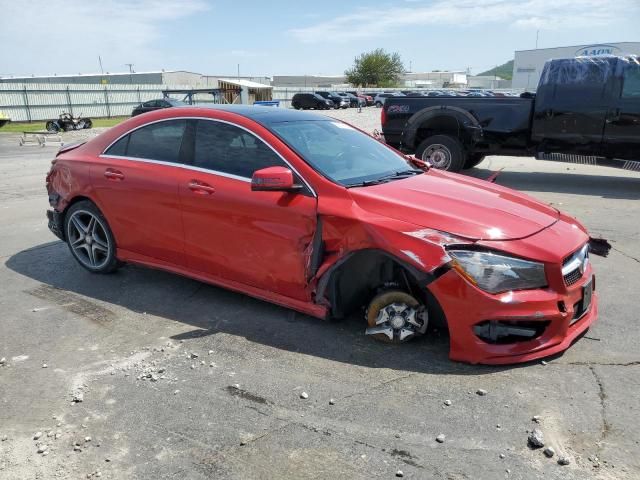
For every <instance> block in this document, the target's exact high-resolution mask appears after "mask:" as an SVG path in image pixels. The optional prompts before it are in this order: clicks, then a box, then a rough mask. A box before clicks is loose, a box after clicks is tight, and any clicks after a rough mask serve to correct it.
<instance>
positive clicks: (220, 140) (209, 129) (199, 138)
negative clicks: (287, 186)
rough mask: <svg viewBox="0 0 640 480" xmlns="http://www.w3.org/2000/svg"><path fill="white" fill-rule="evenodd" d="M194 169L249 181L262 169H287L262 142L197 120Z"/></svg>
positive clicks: (231, 128) (228, 127) (219, 124)
mask: <svg viewBox="0 0 640 480" xmlns="http://www.w3.org/2000/svg"><path fill="white" fill-rule="evenodd" d="M193 165H194V166H196V167H201V168H206V169H209V170H215V171H217V172H223V173H227V174H230V175H237V176H239V177H244V178H251V176H252V175H253V172H255V171H256V170H260V169H261V168H266V167H274V166H282V167H288V165H287V164H286V163H285V162H284V161H283V160H282V159H281V158H280V157H279V156H278V155H277V154H276V153H275V152H274V151H273V150H271V148H269V147H268V146H267V145H266V144H265V143H264V142H263V141H262V140H260V139H258V138H257V137H256V136H254V135H252V134H250V133H249V132H247V131H245V130H243V129H241V128H239V127H236V126H233V125H229V124H227V123H222V122H215V121H209V120H199V121H198V123H197V125H196V138H195V147H194V155H193Z"/></svg>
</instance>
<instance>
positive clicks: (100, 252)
mask: <svg viewBox="0 0 640 480" xmlns="http://www.w3.org/2000/svg"><path fill="white" fill-rule="evenodd" d="M64 231H65V237H66V239H67V244H68V245H69V250H70V251H71V254H72V255H73V257H74V258H75V259H76V260H77V261H78V263H79V264H80V265H81V266H83V267H84V268H86V269H87V270H89V271H90V272H93V273H110V272H113V271H114V270H116V269H117V268H118V266H119V262H118V259H117V258H116V242H115V239H114V238H113V234H112V233H111V229H110V228H109V224H108V223H107V220H106V219H105V218H104V216H103V215H102V213H101V212H100V210H98V208H97V207H96V206H95V205H94V204H93V203H92V202H90V201H87V200H83V201H81V202H78V203H75V204H73V205H72V206H71V207H70V208H69V210H68V211H67V214H66V216H65V225H64Z"/></svg>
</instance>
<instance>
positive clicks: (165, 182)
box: [47, 106, 598, 364]
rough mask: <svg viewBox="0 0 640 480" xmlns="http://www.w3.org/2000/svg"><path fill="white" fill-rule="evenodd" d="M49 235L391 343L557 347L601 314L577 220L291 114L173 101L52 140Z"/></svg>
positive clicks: (500, 355) (90, 263)
mask: <svg viewBox="0 0 640 480" xmlns="http://www.w3.org/2000/svg"><path fill="white" fill-rule="evenodd" d="M47 190H48V193H49V203H50V205H51V207H52V209H51V210H49V211H48V212H47V216H48V218H49V228H50V229H51V230H52V231H53V232H54V233H55V234H56V235H57V236H58V237H60V238H61V239H62V240H64V241H65V242H67V244H68V245H69V249H70V252H71V254H72V256H73V257H74V258H75V260H77V261H78V263H80V265H82V266H83V267H84V268H86V269H87V270H89V271H91V272H95V273H108V272H112V271H114V270H115V269H116V268H118V266H120V265H121V264H122V263H123V262H131V263H136V264H140V265H145V266H149V267H153V268H159V269H163V270H168V271H171V272H175V273H178V274H181V275H186V276H189V277H192V278H195V279H198V280H201V281H204V282H209V283H212V284H216V285H220V286H223V287H226V288H229V289H232V290H235V291H238V292H242V293H245V294H248V295H251V296H253V297H256V298H259V299H263V300H267V301H270V302H273V303H276V304H279V305H282V306H285V307H288V308H291V309H294V310H297V311H299V312H303V313H305V314H308V315H312V316H314V317H319V318H328V317H333V318H341V317H345V316H347V315H350V314H353V313H357V312H363V313H364V318H363V329H364V331H365V333H366V334H367V335H371V336H373V337H374V338H376V339H379V340H382V341H386V342H391V343H402V342H405V341H407V340H410V339H412V338H414V337H419V336H422V335H425V334H427V333H428V331H429V326H430V325H432V324H433V325H437V324H442V325H446V327H447V328H448V330H449V334H450V358H451V359H454V360H460V361H465V362H471V363H488V364H498V363H515V362H523V361H528V360H533V359H536V358H541V357H544V356H548V355H551V354H554V353H557V352H560V351H562V350H564V349H566V348H567V347H569V346H570V344H571V343H572V342H573V341H574V339H576V338H577V337H578V336H579V335H580V334H581V333H582V332H584V331H585V330H586V329H587V328H588V327H589V326H590V325H591V324H592V323H593V322H594V321H595V319H596V316H597V313H598V296H597V294H596V290H595V287H596V283H595V276H594V274H593V272H592V268H591V264H590V263H589V250H590V244H591V243H592V241H591V240H590V238H589V235H588V233H587V232H586V231H585V228H584V227H583V226H582V225H581V224H580V223H579V222H577V221H576V220H574V219H573V218H570V217H568V216H567V215H565V214H563V213H561V212H559V211H558V210H556V209H555V208H553V207H551V206H548V205H546V204H543V203H541V202H538V201H536V200H534V199H533V198H530V197H528V196H526V195H524V194H521V193H518V192H516V191H513V190H510V189H508V188H504V187H501V186H498V185H494V184H492V183H489V182H486V181H483V180H478V179H473V178H468V177H465V176H460V175H457V174H452V173H447V172H442V171H437V170H433V169H429V168H428V165H424V164H420V163H419V161H417V160H415V159H412V158H409V157H406V156H403V155H402V154H400V153H398V152H397V151H396V150H394V149H392V148H390V147H388V146H386V145H385V144H383V143H381V142H379V141H377V140H375V139H373V138H371V137H370V136H368V135H366V134H365V133H363V132H361V131H359V130H357V129H356V128H353V127H351V126H349V125H347V124H345V123H342V122H340V121H337V120H334V119H331V118H327V117H324V116H320V115H316V114H310V113H305V112H297V111H293V110H286V109H277V108H265V107H244V106H219V107H216V108H196V107H180V108H172V109H166V110H159V111H155V112H152V113H148V114H145V115H140V116H137V117H134V118H131V119H129V120H127V121H125V122H123V123H121V124H120V125H118V126H116V127H114V128H112V129H110V130H109V131H107V132H105V133H103V134H102V135H99V136H98V137H95V138H93V139H92V140H90V141H88V142H86V143H84V144H79V145H78V144H77V145H70V146H67V147H63V148H62V149H61V150H60V152H59V154H58V155H57V157H56V159H55V160H54V161H53V165H52V167H51V170H50V172H49V174H48V175H47Z"/></svg>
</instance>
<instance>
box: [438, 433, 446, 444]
mask: <svg viewBox="0 0 640 480" xmlns="http://www.w3.org/2000/svg"><path fill="white" fill-rule="evenodd" d="M445 438H446V437H445V435H444V433H441V434H440V435H438V436H437V437H436V442H438V443H444V440H445Z"/></svg>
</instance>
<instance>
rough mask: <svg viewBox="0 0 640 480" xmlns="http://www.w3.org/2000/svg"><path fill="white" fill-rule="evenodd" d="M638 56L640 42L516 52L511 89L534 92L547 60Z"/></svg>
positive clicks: (639, 53)
mask: <svg viewBox="0 0 640 480" xmlns="http://www.w3.org/2000/svg"><path fill="white" fill-rule="evenodd" d="M628 54H634V55H640V42H620V43H598V44H592V45H574V46H570V47H556V48H538V49H535V50H518V51H516V52H515V58H514V62H513V80H512V87H513V88H522V89H525V90H528V91H534V90H535V89H536V88H537V86H538V80H540V75H541V74H542V68H543V67H544V64H545V62H546V61H547V60H551V59H554V58H572V57H584V56H588V57H591V56H598V55H628Z"/></svg>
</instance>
